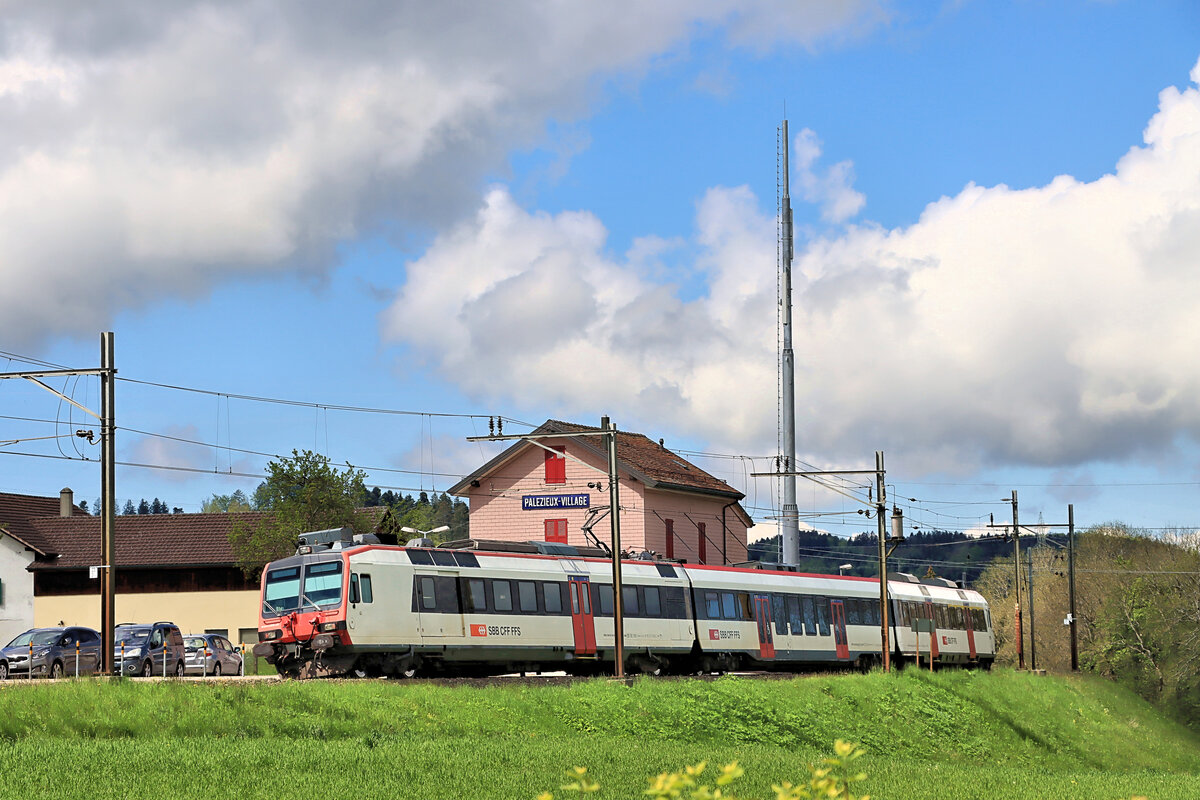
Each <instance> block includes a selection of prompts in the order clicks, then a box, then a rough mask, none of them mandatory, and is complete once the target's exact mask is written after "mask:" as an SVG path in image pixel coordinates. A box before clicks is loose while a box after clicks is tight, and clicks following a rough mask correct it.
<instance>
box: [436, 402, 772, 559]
mask: <svg viewBox="0 0 1200 800" xmlns="http://www.w3.org/2000/svg"><path fill="white" fill-rule="evenodd" d="M600 430H601V429H600V428H595V427H588V426H586V425H578V424H575V423H570V422H561V421H558V420H547V421H546V422H545V423H544V424H542V425H541V426H540V427H538V429H537V430H536V431H533V433H535V434H547V433H551V434H553V433H561V434H564V435H563V437H562V438H561V439H558V438H550V439H538V440H536V441H537V444H534V443H533V441H531V440H524V441H520V442H518V443H516V444H514V445H513V446H511V447H509V448H508V449H506V450H505V451H504V452H502V453H500V454H499V455H498V456H496V457H495V458H493V459H492V460H491V461H489V462H487V463H486V464H484V465H483V466H481V467H480V468H479V469H477V470H475V471H474V472H472V473H471V474H470V475H468V476H466V477H465V478H464V479H463V480H461V481H460V482H458V483H457V484H455V485H454V486H453V487H451V488H450V490H449V492H450V494H452V495H455V496H458V497H465V498H467V501H468V503H469V506H470V520H471V538H473V539H493V540H500V541H513V542H528V541H546V542H558V543H562V544H569V545H575V546H580V547H587V546H595V545H596V544H597V543H600V544H603V545H605V546H608V545H610V544H611V523H610V521H609V519H608V513H609V493H608V451H607V445H606V437H602V436H570V435H569V434H577V433H596V432H599V431H600ZM617 474H618V481H619V495H620V498H619V502H620V505H621V517H620V522H621V549H622V550H624V551H628V552H632V553H638V552H641V551H645V550H649V551H653V552H655V553H657V554H659V555H661V556H664V557H666V558H672V559H678V560H681V561H686V562H688V563H693V564H736V563H739V562H743V561H745V560H746V542H747V534H748V531H749V528H750V527H751V526H752V525H753V524H754V522H753V520H751V519H750V516H749V515H748V514H747V513H746V511H745V509H743V508H742V506H741V500H742V499H743V498H744V497H745V495H744V494H742V493H741V492H739V491H738V490H736V489H734V488H733V487H732V486H730V485H729V484H727V483H725V482H724V481H722V480H720V479H718V478H715V477H713V476H712V475H710V474H708V473H707V472H705V471H704V470H702V469H700V468H699V467H697V466H696V465H695V464H692V463H690V462H688V461H687V460H686V459H684V458H682V457H681V456H679V455H677V454H675V453H673V452H671V451H670V450H668V449H667V448H666V447H664V446H663V443H662V442H661V441H659V442H654V441H652V440H651V439H649V438H648V437H646V436H644V435H642V434H640V433H630V432H628V431H618V433H617Z"/></svg>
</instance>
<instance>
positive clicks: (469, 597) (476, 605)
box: [463, 578, 487, 614]
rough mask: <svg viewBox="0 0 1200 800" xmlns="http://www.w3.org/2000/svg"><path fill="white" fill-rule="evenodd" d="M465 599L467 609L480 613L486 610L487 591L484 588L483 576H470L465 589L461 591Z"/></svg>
mask: <svg viewBox="0 0 1200 800" xmlns="http://www.w3.org/2000/svg"><path fill="white" fill-rule="evenodd" d="M463 598H464V599H465V600H466V601H467V602H466V606H467V611H473V612H476V613H480V614H482V613H483V612H485V611H487V592H486V591H485V590H484V583H483V578H471V579H470V580H468V581H467V591H466V592H464V593H463Z"/></svg>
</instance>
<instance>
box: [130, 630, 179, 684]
mask: <svg viewBox="0 0 1200 800" xmlns="http://www.w3.org/2000/svg"><path fill="white" fill-rule="evenodd" d="M113 664H114V665H115V666H116V670H117V672H118V674H121V675H141V676H142V677H144V678H149V677H151V676H153V675H164V674H166V675H175V676H177V677H178V676H180V675H183V665H184V650H183V634H182V633H180V632H179V626H178V625H176V624H175V623H173V622H154V623H144V624H139V623H136V622H123V623H121V624H120V625H118V626H117V627H116V630H115V636H114V638H113Z"/></svg>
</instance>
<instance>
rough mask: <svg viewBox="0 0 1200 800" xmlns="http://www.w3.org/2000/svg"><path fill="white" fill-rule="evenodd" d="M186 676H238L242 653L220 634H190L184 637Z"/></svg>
mask: <svg viewBox="0 0 1200 800" xmlns="http://www.w3.org/2000/svg"><path fill="white" fill-rule="evenodd" d="M183 646H184V652H185V654H186V655H185V656H184V662H183V673H184V674H185V675H237V674H239V673H241V671H242V653H241V651H240V650H239V649H238V648H236V647H234V646H233V645H232V644H231V643H230V642H229V640H228V639H226V638H225V637H224V636H222V635H221V634H219V633H189V634H188V635H187V636H185V637H183Z"/></svg>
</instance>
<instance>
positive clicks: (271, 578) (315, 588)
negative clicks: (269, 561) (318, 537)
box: [262, 560, 342, 618]
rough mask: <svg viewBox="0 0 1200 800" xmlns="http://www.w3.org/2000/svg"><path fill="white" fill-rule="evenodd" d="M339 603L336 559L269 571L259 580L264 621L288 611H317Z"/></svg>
mask: <svg viewBox="0 0 1200 800" xmlns="http://www.w3.org/2000/svg"><path fill="white" fill-rule="evenodd" d="M341 602H342V562H341V561H340V560H339V561H324V562H318V563H315V564H305V565H303V566H302V567H301V566H295V567H282V568H280V569H273V570H270V571H268V572H267V574H266V577H265V578H264V579H263V608H262V613H263V617H264V618H266V617H278V616H280V615H281V614H287V613H289V612H292V611H319V610H321V609H323V608H326V607H328V606H336V605H338V604H339V603H341Z"/></svg>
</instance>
